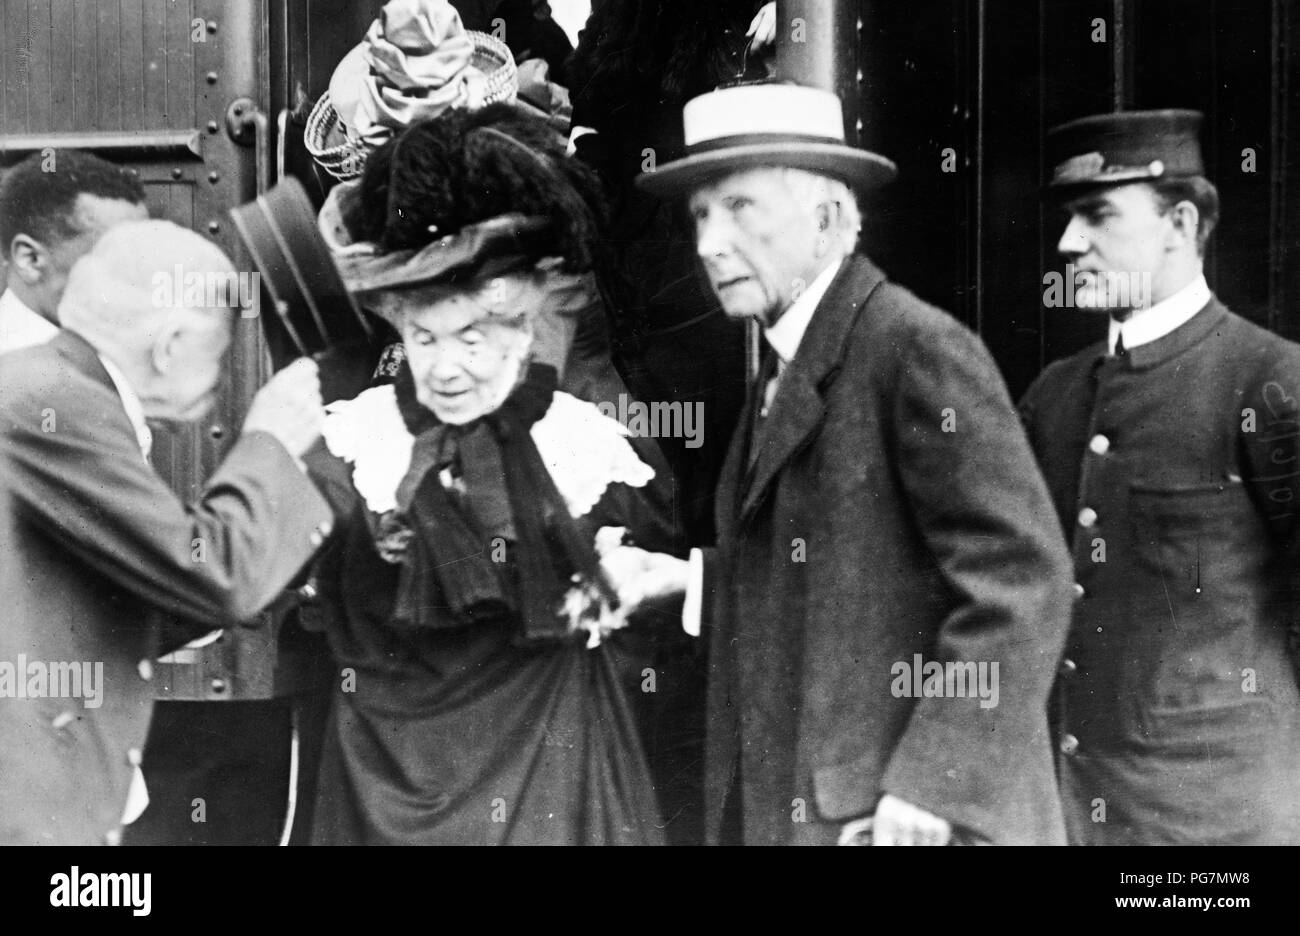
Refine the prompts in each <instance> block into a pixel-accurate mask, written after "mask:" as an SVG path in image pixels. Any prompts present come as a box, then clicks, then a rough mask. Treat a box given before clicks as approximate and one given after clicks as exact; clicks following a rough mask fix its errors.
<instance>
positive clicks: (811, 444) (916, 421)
mask: <svg viewBox="0 0 1300 936" xmlns="http://www.w3.org/2000/svg"><path fill="white" fill-rule="evenodd" d="M684 119H685V128H686V142H687V149H688V154H687V155H686V156H685V157H684V158H682V159H680V160H677V161H675V162H671V163H666V164H664V165H662V166H661V167H660V168H659V169H658V171H656V172H653V173H650V174H647V175H646V176H644V177H643V179H642V184H643V185H645V187H646V188H647V189H649V190H650V191H652V192H655V193H659V194H660V195H663V196H664V197H681V198H686V199H688V200H689V206H690V211H691V214H692V215H693V217H694V218H695V225H696V239H697V245H698V253H699V257H700V260H701V262H702V263H703V264H704V268H705V270H706V272H707V274H708V277H709V279H710V281H711V283H712V285H713V288H714V290H715V291H716V292H717V294H718V297H719V299H720V300H721V302H722V305H723V308H724V309H725V310H726V311H727V313H728V314H729V315H733V316H736V317H745V318H753V319H755V320H757V321H758V323H759V324H760V326H761V328H762V331H763V345H764V351H765V354H764V362H763V364H762V365H761V368H760V374H759V377H758V379H757V381H756V383H755V385H754V387H753V389H752V392H751V395H750V400H749V403H748V404H747V407H746V411H745V415H744V416H743V417H742V423H741V426H740V428H739V429H738V430H737V433H736V435H735V437H734V438H733V439H732V443H731V449H730V453H729V455H728V459H727V463H726V466H725V468H724V469H723V476H722V480H721V483H720V488H719V495H718V500H717V504H718V508H717V512H718V515H717V525H718V530H719V541H718V545H717V547H716V548H714V549H707V550H702V551H699V552H697V553H695V554H693V555H692V558H691V560H690V561H685V560H680V559H673V558H671V557H666V556H654V555H651V554H646V553H641V554H639V555H637V556H635V558H636V559H639V562H640V565H639V568H636V570H635V573H634V572H633V571H631V569H633V568H634V567H635V562H634V558H633V556H632V555H629V553H632V549H631V548H630V547H625V549H624V550H623V552H622V553H621V554H619V555H618V556H617V557H609V559H610V561H611V563H612V562H613V560H614V559H615V558H617V560H618V561H619V562H620V563H622V566H621V567H620V575H619V579H620V582H621V583H622V589H623V592H622V598H623V600H624V602H625V604H627V605H633V604H635V603H636V601H638V600H641V599H643V598H644V597H646V596H648V595H657V594H659V593H661V592H664V591H668V590H671V589H674V588H685V589H686V590H687V617H688V618H689V617H690V616H691V615H692V612H693V610H694V609H693V607H692V606H693V605H694V604H695V603H696V602H698V601H699V600H700V596H701V595H702V594H709V595H710V596H711V598H712V602H711V608H704V609H702V610H703V611H704V617H705V618H706V621H705V628H706V631H707V633H708V635H709V638H710V654H711V656H710V679H711V684H710V692H709V696H710V700H709V706H710V718H709V743H708V754H707V770H708V776H709V783H708V784H707V787H706V790H707V793H706V795H707V796H708V802H707V804H706V809H707V820H708V829H709V835H710V837H711V840H712V841H715V842H716V841H723V842H726V841H736V840H741V841H744V842H745V843H753V844H787V843H790V844H817V843H825V844H830V843H835V842H837V841H839V842H842V843H845V844H848V843H858V842H863V841H866V840H870V841H873V842H874V843H875V844H930V845H937V844H945V843H950V842H966V841H988V842H994V843H1029V842H1033V843H1060V842H1062V841H1063V840H1064V830H1063V827H1062V817H1061V807H1060V802H1059V799H1058V796H1057V789H1056V783H1055V779H1054V776H1053V768H1052V753H1051V745H1050V739H1049V733H1048V725H1047V716H1046V706H1047V697H1048V691H1049V689H1050V686H1051V683H1052V678H1053V674H1054V672H1055V669H1056V662H1057V660H1058V658H1059V656H1060V651H1061V645H1062V642H1063V640H1064V635H1065V631H1066V627H1067V625H1068V619H1069V578H1068V557H1067V556H1066V554H1065V550H1064V548H1063V545H1062V541H1061V531H1060V526H1059V524H1058V522H1057V520H1056V518H1055V516H1054V514H1053V511H1052V507H1051V501H1050V499H1049V497H1048V493H1047V489H1046V487H1045V485H1044V484H1043V481H1042V478H1041V477H1040V475H1039V474H1038V471H1037V469H1036V467H1035V465H1034V461H1033V455H1032V453H1031V452H1030V450H1029V446H1028V444H1027V443H1026V441H1025V436H1024V433H1023V431H1022V429H1021V427H1020V423H1019V421H1018V419H1017V416H1016V411H1015V408H1014V407H1013V406H1012V404H1011V401H1010V399H1008V396H1007V392H1006V389H1005V387H1004V385H1003V383H1002V380H1001V378H1000V377H999V375H998V372H997V370H996V369H995V367H994V364H993V361H992V359H991V358H990V356H989V354H988V352H987V350H986V349H985V348H984V346H983V345H982V344H981V343H980V341H979V339H978V338H977V337H975V336H974V335H973V334H971V333H970V332H969V331H968V330H967V329H966V328H964V327H963V326H962V325H961V324H960V323H958V322H957V321H955V320H954V319H953V318H951V317H950V316H949V315H947V314H946V313H944V312H943V311H941V310H939V309H936V308H933V307H931V306H928V305H926V304H925V303H923V302H922V301H920V300H919V299H917V298H916V297H915V296H913V295H912V294H911V293H909V292H908V291H907V290H905V289H903V288H902V287H900V286H897V285H895V284H893V283H891V282H890V281H889V280H888V279H887V278H886V277H885V274H884V273H882V272H881V271H880V270H879V269H878V268H877V267H876V266H875V265H874V264H872V262H871V261H870V260H869V259H867V258H866V257H865V256H863V255H862V254H860V253H858V252H856V242H857V238H858V230H859V227H860V217H859V208H858V200H857V196H856V195H855V191H854V190H855V189H856V190H857V191H859V192H866V191H869V190H870V189H872V188H873V187H875V186H877V185H879V184H881V183H883V182H886V181H888V180H889V179H890V178H891V177H892V176H893V175H894V172H895V168H894V165H893V164H892V163H891V162H890V161H889V160H887V159H885V158H884V157H882V156H878V155H876V154H875V153H870V152H865V151H862V150H858V149H853V148H850V147H848V146H846V145H845V144H844V136H843V129H842V126H843V124H842V113H841V105H840V101H839V99H838V98H837V97H836V96H835V95H833V94H830V93H828V92H823V91H819V90H815V89H811V88H804V87H797V86H793V85H750V86H740V87H733V88H727V89H722V90H718V91H715V92H712V93H710V94H705V95H703V96H701V97H699V98H696V99H694V100H693V101H691V102H690V103H688V104H687V106H686V109H685V118H684ZM688 623H689V621H688Z"/></svg>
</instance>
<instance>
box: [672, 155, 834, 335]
mask: <svg viewBox="0 0 1300 936" xmlns="http://www.w3.org/2000/svg"><path fill="white" fill-rule="evenodd" d="M690 211H691V217H692V218H693V219H694V220H695V240H696V250H697V252H698V253H699V256H700V260H701V261H702V262H703V263H704V269H705V271H706V272H707V273H708V277H709V282H710V284H711V285H712V286H713V291H714V292H715V293H716V294H717V296H718V301H719V302H721V303H722V308H723V310H724V311H725V312H726V313H727V314H728V315H730V316H733V317H735V318H751V317H752V318H757V319H759V320H760V321H762V322H764V323H766V324H769V325H770V324H772V323H774V322H775V321H776V320H777V318H779V317H780V316H781V314H782V313H784V312H785V310H786V309H788V308H789V307H790V303H791V302H793V301H794V298H795V297H796V296H797V295H798V293H799V292H800V291H801V290H802V289H805V288H807V286H808V284H809V283H810V282H811V281H812V279H813V278H814V277H815V276H816V274H817V266H818V263H819V260H820V259H821V256H820V255H819V253H818V240H819V238H820V237H821V236H822V235H823V234H824V230H823V227H822V224H821V222H820V219H819V218H818V216H817V212H816V208H815V206H814V205H810V204H807V203H806V202H805V201H801V200H800V199H799V198H797V197H796V196H795V194H794V192H792V191H791V189H790V187H789V185H788V184H787V182H786V179H785V175H784V173H783V171H782V170H780V169H753V170H749V171H746V172H737V173H734V174H732V175H730V176H727V177H726V178H724V179H722V180H720V181H718V182H716V183H713V184H710V185H707V186H704V187H702V188H699V189H697V190H696V191H695V192H694V193H693V194H692V195H691V199H690Z"/></svg>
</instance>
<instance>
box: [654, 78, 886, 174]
mask: <svg viewBox="0 0 1300 936" xmlns="http://www.w3.org/2000/svg"><path fill="white" fill-rule="evenodd" d="M682 120H683V126H684V129H685V142H686V155H685V156H684V157H683V158H681V159H677V160H674V161H672V162H668V163H664V164H663V165H661V166H659V167H657V168H656V169H654V170H651V171H649V172H645V173H642V174H641V175H640V176H638V177H637V183H638V184H639V185H640V186H641V187H642V188H644V189H645V190H646V191H648V192H650V193H651V194H654V195H659V196H663V197H670V196H674V195H682V194H685V193H687V192H689V191H690V190H691V189H693V188H695V187H697V186H699V185H701V184H704V183H706V182H710V181H712V180H714V179H717V178H719V177H721V176H724V175H728V174H730V173H733V172H739V171H743V170H746V169H754V168H758V167H760V166H787V167H790V168H794V169H806V170H808V171H810V172H817V173H821V174H823V175H828V176H831V177H833V178H837V179H842V180H843V181H844V182H846V183H847V184H848V185H850V186H851V187H853V188H856V189H858V190H860V191H865V190H868V189H872V188H875V187H877V186H880V185H883V184H884V183H886V182H888V181H890V180H891V179H893V178H894V176H895V175H896V174H897V172H898V169H897V167H896V166H895V165H894V164H893V162H891V161H890V160H888V159H886V158H885V157H884V156H881V155H880V154H878V153H872V152H869V151H867V150H861V149H855V148H854V147H852V146H848V145H846V144H845V142H844V115H843V111H842V109H841V106H840V99H839V98H838V97H837V96H836V95H834V94H831V93H830V92H829V91H822V90H819V89H817V88H806V87H803V86H800V85H793V84H768V83H762V84H749V85H737V86H735V87H730V88H720V89H718V90H717V91H711V92H709V93H708V94H702V95H700V96H699V97H697V98H693V99H692V100H690V101H688V102H687V104H686V107H685V110H684V112H683V115H682Z"/></svg>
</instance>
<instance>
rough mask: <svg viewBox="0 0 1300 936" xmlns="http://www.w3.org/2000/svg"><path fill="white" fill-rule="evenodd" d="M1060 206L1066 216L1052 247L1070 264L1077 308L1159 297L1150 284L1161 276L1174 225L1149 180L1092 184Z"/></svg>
mask: <svg viewBox="0 0 1300 936" xmlns="http://www.w3.org/2000/svg"><path fill="white" fill-rule="evenodd" d="M1063 208H1064V210H1065V212H1066V213H1067V215H1068V218H1069V220H1068V221H1067V222H1066V225H1065V231H1064V233H1062V234H1061V239H1060V241H1059V242H1058V244H1057V246H1056V249H1057V250H1058V251H1059V252H1060V254H1061V256H1062V257H1064V258H1065V259H1066V260H1067V261H1068V262H1069V263H1071V264H1073V266H1074V274H1075V288H1074V301H1075V305H1076V306H1077V307H1078V308H1081V309H1087V310H1090V311H1097V312H1102V313H1107V314H1109V313H1113V312H1122V311H1125V310H1128V309H1132V308H1140V307H1145V306H1148V305H1151V304H1152V303H1153V302H1158V301H1159V300H1160V299H1162V298H1164V297H1163V296H1155V295H1152V293H1151V289H1152V285H1151V284H1153V283H1155V284H1158V283H1160V282H1162V281H1163V279H1164V277H1163V275H1162V274H1163V273H1164V270H1165V267H1166V265H1167V264H1168V263H1169V260H1170V251H1171V249H1173V247H1174V245H1175V240H1174V238H1173V237H1172V235H1173V234H1174V233H1175V228H1174V223H1173V217H1172V215H1170V214H1162V213H1161V210H1160V203H1159V202H1158V201H1157V199H1156V194H1155V190H1154V189H1153V188H1152V187H1151V186H1150V185H1147V184H1145V183H1135V184H1133V185H1118V186H1114V187H1112V188H1103V189H1096V190H1093V191H1089V192H1087V193H1085V194H1083V195H1081V196H1079V197H1078V198H1074V199H1071V200H1070V201H1067V202H1065V204H1064V205H1063ZM1143 293H1145V295H1144V294H1143Z"/></svg>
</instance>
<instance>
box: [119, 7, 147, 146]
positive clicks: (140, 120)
mask: <svg viewBox="0 0 1300 936" xmlns="http://www.w3.org/2000/svg"><path fill="white" fill-rule="evenodd" d="M142 6H143V4H142V0H122V2H121V4H120V7H121V13H122V20H121V24H120V26H119V28H118V46H119V50H120V51H119V55H120V57H119V59H118V72H119V74H120V76H121V85H120V90H119V102H118V107H119V112H120V114H121V122H122V129H123V130H136V129H142V128H145V127H147V126H148V124H146V123H145V122H144V74H145V73H144V69H145V58H144V31H143V28H142V27H143V9H142Z"/></svg>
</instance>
